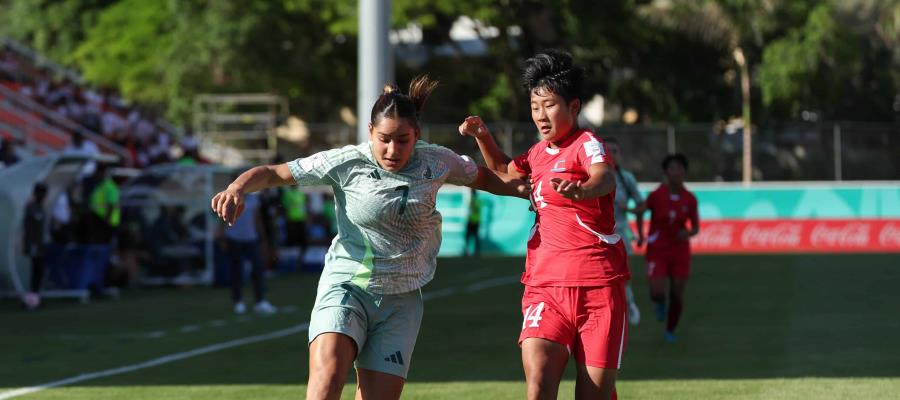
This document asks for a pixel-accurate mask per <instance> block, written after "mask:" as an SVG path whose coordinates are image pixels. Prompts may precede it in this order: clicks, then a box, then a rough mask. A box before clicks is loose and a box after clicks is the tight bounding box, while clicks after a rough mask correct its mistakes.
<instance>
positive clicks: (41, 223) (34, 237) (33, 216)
mask: <svg viewBox="0 0 900 400" xmlns="http://www.w3.org/2000/svg"><path fill="white" fill-rule="evenodd" d="M46 198H47V186H46V185H45V184H43V183H38V184H37V185H35V186H34V192H33V193H32V195H31V199H30V200H29V201H28V205H27V206H26V207H25V254H26V255H28V257H30V258H31V287H30V289H31V291H30V292H27V293H25V295H24V296H22V303H23V304H24V305H25V308H27V309H29V310H30V309H34V308H37V307H38V306H39V305H40V304H41V297H40V291H41V284H42V283H43V281H44V270H45V269H46V264H45V263H44V253H45V250H46V247H47V212H46V211H45V210H44V200H45V199H46Z"/></svg>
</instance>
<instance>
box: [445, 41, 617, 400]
mask: <svg viewBox="0 0 900 400" xmlns="http://www.w3.org/2000/svg"><path fill="white" fill-rule="evenodd" d="M522 75H523V80H524V85H525V88H526V89H527V90H528V93H529V95H530V99H531V102H530V103H531V117H532V119H533V121H534V124H535V126H536V127H537V130H538V133H539V134H540V138H541V140H540V141H539V142H538V143H537V144H535V145H534V146H532V147H531V149H529V150H528V151H527V152H526V153H524V154H522V155H520V156H518V157H516V158H515V159H510V158H509V157H508V156H506V154H504V153H503V152H502V151H501V150H500V149H499V148H498V147H497V144H496V142H494V139H493V138H492V136H491V134H490V133H489V132H488V130H487V128H486V127H485V126H484V124H483V122H482V121H481V119H480V118H478V117H469V118H466V120H465V121H464V122H463V123H462V125H460V127H459V131H460V133H461V134H464V135H469V136H473V137H475V138H476V139H477V142H478V145H479V147H480V149H481V152H482V155H483V156H484V159H485V162H486V164H487V166H488V168H491V169H493V170H495V171H502V172H505V173H509V174H511V175H514V176H517V177H525V176H530V178H531V182H532V191H531V200H532V205H533V207H534V210H535V211H536V212H537V219H536V221H535V225H534V227H533V229H532V236H531V238H530V239H529V241H528V254H527V259H526V265H525V273H524V274H523V275H522V283H523V284H525V293H524V294H523V296H522V313H523V315H524V321H523V322H522V331H521V334H520V336H519V344H520V346H521V347H522V364H523V366H524V369H525V379H526V381H527V383H528V398H529V399H555V398H556V396H557V392H558V389H559V382H560V379H561V377H562V374H563V371H564V370H565V367H566V364H567V363H568V360H569V357H571V356H574V358H575V361H576V365H577V370H578V379H577V381H576V385H575V393H576V398H579V399H587V398H590V399H609V398H611V397H613V396H614V393H615V379H616V374H617V371H618V368H619V366H620V364H621V360H622V350H623V348H624V345H625V336H626V323H625V321H626V310H627V303H626V301H625V289H624V285H625V282H626V281H628V279H629V277H630V274H629V272H628V266H627V256H626V254H625V248H624V246H623V243H622V238H621V237H620V236H619V235H617V234H616V232H615V218H614V215H613V201H614V196H615V189H616V181H615V175H614V172H613V165H612V160H611V159H609V158H608V157H607V155H606V152H605V150H604V146H603V142H602V141H600V140H599V139H597V137H596V136H595V135H594V134H593V132H591V131H590V130H587V129H581V128H579V127H578V123H577V118H578V113H579V112H580V111H581V93H580V92H581V85H582V79H583V78H582V77H583V71H582V69H581V68H580V67H578V66H576V65H573V63H572V57H571V56H570V55H569V54H567V53H564V52H561V51H557V50H549V51H546V52H543V53H540V54H537V55H535V56H534V57H532V58H530V59H528V60H527V61H525V65H524V68H523V74H522Z"/></svg>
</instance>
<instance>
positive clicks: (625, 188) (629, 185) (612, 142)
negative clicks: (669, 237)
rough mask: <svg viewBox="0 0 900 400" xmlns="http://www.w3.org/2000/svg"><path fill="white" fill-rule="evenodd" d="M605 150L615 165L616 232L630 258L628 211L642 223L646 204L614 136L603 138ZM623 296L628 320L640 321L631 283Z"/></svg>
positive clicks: (640, 241)
mask: <svg viewBox="0 0 900 400" xmlns="http://www.w3.org/2000/svg"><path fill="white" fill-rule="evenodd" d="M604 142H605V143H606V152H607V153H608V154H609V155H610V156H611V158H612V159H613V163H615V165H616V167H615V168H614V169H613V172H614V173H615V174H616V197H615V202H613V209H614V210H615V215H616V234H618V235H619V236H621V237H622V240H623V241H624V243H625V252H626V253H628V257H629V258H630V257H631V256H632V255H633V254H634V248H633V247H632V244H631V242H632V241H633V240H634V233H632V232H631V226H629V225H628V213H634V214H635V215H636V216H637V218H636V219H637V224H638V225H641V224H643V223H644V210H645V209H646V208H647V204H646V203H645V202H644V197H643V196H642V195H641V191H640V189H638V183H637V179H635V177H634V174H632V173H631V171H628V170H626V169H625V168H622V163H621V162H622V147H621V146H620V145H619V141H618V140H616V138H612V137H609V138H605V139H604ZM629 201H634V208H628V202H629ZM643 235H644V232H643V230H638V238H637V245H638V246H640V245H642V244H643V243H644V236H643ZM625 298H626V299H627V300H628V322H630V323H631V324H632V325H637V324H639V323H640V322H641V310H640V309H639V308H638V306H637V303H635V301H634V291H633V290H632V289H631V284H630V283H627V284H625Z"/></svg>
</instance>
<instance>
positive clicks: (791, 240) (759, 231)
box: [741, 223, 803, 248]
mask: <svg viewBox="0 0 900 400" xmlns="http://www.w3.org/2000/svg"><path fill="white" fill-rule="evenodd" d="M802 234H803V225H801V224H796V223H780V224H775V225H770V226H765V225H758V224H750V225H748V226H747V227H746V228H745V229H744V232H743V233H741V245H742V246H744V247H779V248H785V247H796V246H798V245H800V241H801V239H802V237H803V235H802Z"/></svg>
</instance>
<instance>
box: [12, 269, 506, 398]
mask: <svg viewBox="0 0 900 400" xmlns="http://www.w3.org/2000/svg"><path fill="white" fill-rule="evenodd" d="M518 281H519V276H518V275H515V276H505V277H498V278H493V279H488V280H485V281H482V282H475V283H472V284H469V285H466V286H465V288H463V289H462V291H463V292H465V293H472V292H477V291H480V290H484V289H488V288H492V287H496V286H502V285H506V284H510V283H513V282H518ZM459 292H460V289H458V288H453V287H449V288H444V289H438V290H435V291H434V292H429V293H427V294H425V295H423V297H424V299H423V300H424V301H428V300H434V299H439V298H442V297H448V296H452V295H454V294H457V293H459ZM429 295H430V296H429ZM308 329H309V323H308V322H307V323H303V324H300V325H295V326H293V327H290V328H286V329H281V330H277V331H274V332H269V333H265V334H262V335H256V336H250V337H245V338H241V339H235V340H230V341H227V342H222V343H218V344H213V345H209V346H204V347H200V348H197V349H194V350H189V351H185V352H181V353H175V354H170V355H167V356H162V357H158V358H154V359H152V360H149V361H144V362H142V363H138V364H132V365H126V366H124V367H119V368H113V369H107V370H103V371H97V372H91V373H87V374H81V375H77V376H73V377H71V378H66V379H61V380H58V381H53V382H49V383H44V384H40V385H37V386H28V387H23V388H19V389H14V390H10V391H6V392H2V393H0V400H7V399H11V398H13V397H18V396H24V395H27V394H31V393H37V392H40V391H42V390H46V389H50V388H55V387H59V386H65V385H70V384H73V383H78V382H84V381H87V380H91V379H97V378H105V377H108V376H112V375H119V374H124V373H128V372H134V371H137V370H141V369H144V368H150V367H155V366H158V365H163V364H168V363H172V362H175V361H180V360H184V359H186V358H191V357H196V356H199V355H203V354H208V353H213V352H216V351H220V350H226V349H230V348H232V347H238V346H243V345H246V344H253V343H259V342H264V341H266V340H271V339H278V338H282V337H285V336H290V335H294V334H297V333H300V332H305V331H307V330H308Z"/></svg>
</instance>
